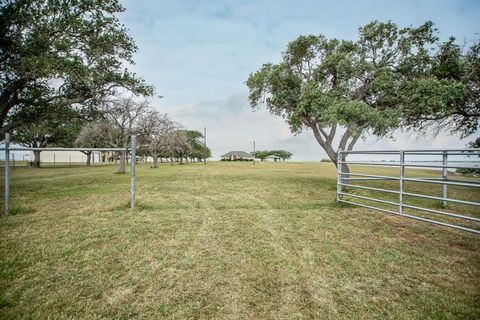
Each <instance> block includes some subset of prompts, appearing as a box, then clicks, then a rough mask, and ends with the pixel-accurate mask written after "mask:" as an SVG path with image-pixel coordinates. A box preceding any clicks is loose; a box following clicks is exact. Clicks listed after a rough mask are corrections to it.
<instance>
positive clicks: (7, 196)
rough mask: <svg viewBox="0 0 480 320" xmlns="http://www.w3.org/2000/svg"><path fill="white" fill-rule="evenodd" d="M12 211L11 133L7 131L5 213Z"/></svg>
mask: <svg viewBox="0 0 480 320" xmlns="http://www.w3.org/2000/svg"><path fill="white" fill-rule="evenodd" d="M9 212H10V133H5V214H6V215H8V214H9Z"/></svg>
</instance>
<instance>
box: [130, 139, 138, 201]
mask: <svg viewBox="0 0 480 320" xmlns="http://www.w3.org/2000/svg"><path fill="white" fill-rule="evenodd" d="M130 155H131V160H130V208H132V209H133V208H134V207H135V164H136V162H137V161H136V158H137V137H136V136H134V135H133V136H132V142H131V149H130Z"/></svg>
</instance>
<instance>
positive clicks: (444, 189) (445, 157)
mask: <svg viewBox="0 0 480 320" xmlns="http://www.w3.org/2000/svg"><path fill="white" fill-rule="evenodd" d="M442 163H443V166H444V167H443V169H442V181H443V182H446V181H447V179H448V168H446V166H447V165H448V153H447V151H443V161H442ZM442 198H443V200H442V207H443V208H445V207H446V206H447V200H446V199H447V184H446V183H443V184H442Z"/></svg>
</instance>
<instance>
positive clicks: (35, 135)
mask: <svg viewBox="0 0 480 320" xmlns="http://www.w3.org/2000/svg"><path fill="white" fill-rule="evenodd" d="M67 116H68V119H67V118H66V117H67ZM20 128H21V129H18V130H15V131H14V134H13V136H12V138H13V141H14V142H17V143H20V144H22V145H26V146H32V147H46V146H55V145H61V146H71V147H73V146H76V147H86V148H128V147H129V146H130V144H131V141H130V140H131V136H132V135H136V136H137V140H138V153H137V154H138V156H139V157H142V158H147V157H151V158H152V159H153V167H154V168H156V167H157V165H158V161H159V160H160V161H161V162H162V161H163V159H169V160H170V162H171V163H172V164H173V162H174V161H178V162H180V163H184V162H186V163H188V162H189V161H200V160H202V159H205V158H209V157H210V156H211V152H210V149H209V148H208V147H207V146H205V145H204V143H203V135H202V134H201V133H200V132H198V131H194V130H187V129H184V128H183V127H182V126H181V125H180V124H178V123H176V122H174V121H173V120H171V119H170V118H169V117H168V116H167V115H166V114H162V113H160V112H158V111H157V110H155V109H154V108H153V107H152V106H151V105H150V104H149V103H148V102H147V101H146V100H138V99H134V98H133V97H130V98H118V99H115V100H112V101H110V102H108V103H106V104H104V105H103V106H102V108H100V109H99V112H98V113H97V116H96V118H95V119H93V120H92V121H82V117H75V114H69V115H65V116H62V115H61V114H58V115H54V116H53V117H52V118H51V119H45V120H41V121H37V122H36V123H35V125H33V126H29V127H20ZM84 153H85V155H86V158H87V161H86V164H87V166H89V165H90V162H91V156H92V151H85V152H84ZM127 157H128V155H127V153H126V152H117V153H115V155H114V159H115V160H117V159H118V160H119V168H118V172H119V173H124V172H125V164H126V161H127ZM33 166H35V167H40V151H35V152H34V161H33Z"/></svg>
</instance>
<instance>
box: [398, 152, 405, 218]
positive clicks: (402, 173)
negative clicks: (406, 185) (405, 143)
mask: <svg viewBox="0 0 480 320" xmlns="http://www.w3.org/2000/svg"><path fill="white" fill-rule="evenodd" d="M403 178H405V151H403V150H402V151H400V180H399V182H400V186H399V187H400V190H399V191H400V193H399V206H398V212H399V213H400V214H403Z"/></svg>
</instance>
